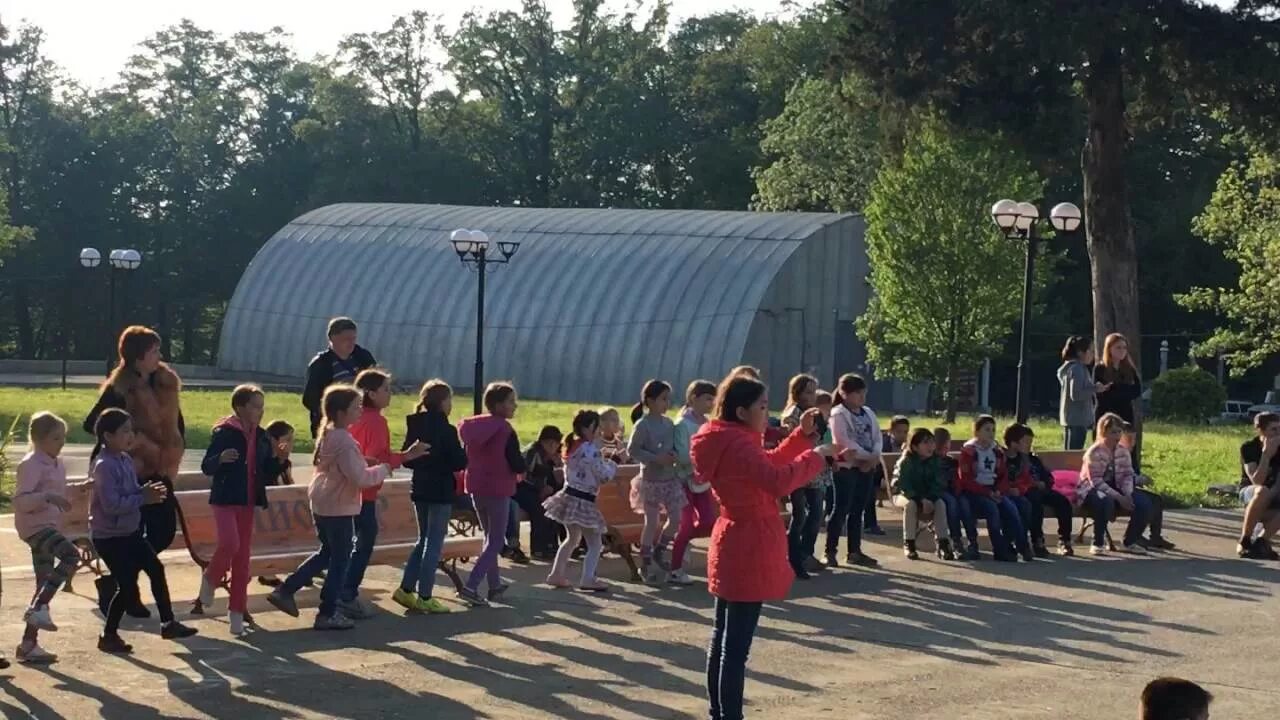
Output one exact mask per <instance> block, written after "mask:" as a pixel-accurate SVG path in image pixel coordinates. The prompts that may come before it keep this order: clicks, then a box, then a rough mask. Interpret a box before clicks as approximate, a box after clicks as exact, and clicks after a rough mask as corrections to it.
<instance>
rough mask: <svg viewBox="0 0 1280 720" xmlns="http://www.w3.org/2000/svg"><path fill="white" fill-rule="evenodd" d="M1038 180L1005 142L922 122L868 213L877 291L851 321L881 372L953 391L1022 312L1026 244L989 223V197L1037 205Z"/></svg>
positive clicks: (885, 172) (884, 175)
mask: <svg viewBox="0 0 1280 720" xmlns="http://www.w3.org/2000/svg"><path fill="white" fill-rule="evenodd" d="M1042 187H1043V182H1042V181H1041V180H1040V179H1039V178H1037V177H1036V175H1035V173H1034V172H1033V171H1032V170H1031V169H1030V167H1029V166H1028V164H1027V162H1026V161H1025V160H1024V159H1023V158H1021V157H1020V156H1019V155H1018V154H1017V153H1016V152H1012V151H1010V150H1009V149H1008V148H1007V145H1006V144H1005V143H1002V142H1000V141H999V140H998V139H994V138H989V137H978V136H972V135H963V134H959V133H956V132H954V131H952V130H950V129H948V128H947V126H946V125H945V124H944V123H942V122H941V121H937V120H928V121H926V122H924V123H923V124H922V125H921V126H920V127H919V128H918V129H917V130H915V131H914V132H913V133H912V134H911V135H910V136H909V137H908V140H907V144H906V147H905V151H904V153H903V156H902V161H901V163H900V164H895V165H889V166H886V167H884V168H883V169H881V171H880V174H879V175H878V176H877V177H876V180H875V184H874V185H873V186H872V188H871V201H870V203H869V204H868V205H867V210H866V218H867V256H868V261H869V264H870V266H871V276H870V281H871V286H872V288H873V289H874V291H875V296H874V299H873V300H872V302H871V305H870V308H869V309H868V311H867V313H866V314H865V315H864V316H863V317H861V318H859V320H858V322H857V327H858V334H859V336H860V337H861V338H862V339H863V340H864V341H865V342H866V343H867V351H868V356H869V360H870V361H871V362H872V363H873V364H874V365H875V366H876V369H877V373H878V374H880V375H887V376H890V377H896V378H901V379H905V380H928V381H932V382H935V383H938V384H940V385H944V386H946V387H948V388H950V389H951V390H952V391H953V390H954V386H953V384H952V383H953V382H954V380H955V375H956V372H957V371H958V370H959V369H962V368H972V367H975V366H976V365H977V364H978V363H980V362H981V361H982V359H983V358H984V357H987V356H990V355H992V354H995V353H996V352H997V351H998V350H999V347H1000V345H1001V343H1002V342H1003V340H1004V339H1005V337H1006V336H1007V335H1008V334H1009V332H1010V330H1011V329H1012V327H1013V323H1014V321H1015V320H1016V319H1017V317H1018V313H1019V311H1020V309H1021V303H1020V297H1021V289H1022V282H1023V263H1022V256H1023V246H1022V245H1021V244H1019V243H1018V242H1016V241H1011V240H1008V239H1006V238H1005V237H1004V236H1003V235H1002V234H1000V233H999V232H998V231H997V230H996V228H995V226H994V225H992V223H991V220H990V217H989V216H988V214H987V213H988V208H989V207H990V198H993V197H997V198H998V197H1008V196H1012V197H1032V198H1034V197H1039V195H1040V192H1041V190H1042Z"/></svg>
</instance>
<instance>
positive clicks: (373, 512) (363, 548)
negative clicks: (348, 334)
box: [338, 368, 430, 620]
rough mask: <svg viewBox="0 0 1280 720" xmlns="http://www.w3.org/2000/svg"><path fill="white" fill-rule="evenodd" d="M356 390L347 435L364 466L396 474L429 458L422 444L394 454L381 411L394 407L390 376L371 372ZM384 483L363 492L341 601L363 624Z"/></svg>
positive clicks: (363, 373) (360, 378)
mask: <svg viewBox="0 0 1280 720" xmlns="http://www.w3.org/2000/svg"><path fill="white" fill-rule="evenodd" d="M356 388H357V389H359V390H360V393H361V396H362V401H361V411H360V417H359V419H357V420H356V421H355V422H354V423H352V424H351V427H350V428H348V431H349V432H350V433H351V437H353V438H355V441H356V444H357V445H359V446H360V452H362V453H364V459H365V462H367V463H368V464H369V465H370V466H372V465H388V466H390V467H391V469H392V470H396V469H397V468H399V467H400V466H401V465H402V464H404V463H405V462H412V461H414V460H417V459H418V458H420V457H422V456H423V455H426V454H427V451H428V450H429V449H430V448H428V447H427V446H426V445H424V444H422V443H421V442H416V443H414V444H413V445H410V446H409V448H408V449H407V450H405V451H404V452H392V451H391V429H390V428H389V427H388V426H387V419H386V418H385V417H383V416H382V411H383V410H384V409H386V407H387V406H388V405H390V404H391V375H390V374H389V373H387V372H386V371H383V370H377V369H374V368H370V369H368V370H362V371H360V374H359V375H357V376H356ZM381 489H382V483H378V484H377V485H374V486H373V487H367V488H361V490H360V514H359V515H358V516H356V544H355V547H353V548H352V549H351V563H350V565H348V566H347V577H346V581H345V582H344V583H343V584H342V593H341V595H340V596H339V598H338V609H339V610H340V611H342V614H343V615H345V616H347V617H349V618H351V619H352V620H361V619H364V618H367V617H369V616H371V615H372V613H371V612H370V611H369V610H368V609H367V608H366V607H365V606H364V605H363V604H362V603H361V602H360V583H362V582H364V572H365V570H367V569H368V568H369V559H370V558H372V557H373V546H374V544H375V543H376V542H377V541H378V491H379V490H381Z"/></svg>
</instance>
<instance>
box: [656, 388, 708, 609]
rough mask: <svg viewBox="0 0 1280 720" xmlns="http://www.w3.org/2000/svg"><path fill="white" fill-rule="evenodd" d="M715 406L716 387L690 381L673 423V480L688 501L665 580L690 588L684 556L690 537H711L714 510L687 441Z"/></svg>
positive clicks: (705, 420) (682, 514) (704, 421)
mask: <svg viewBox="0 0 1280 720" xmlns="http://www.w3.org/2000/svg"><path fill="white" fill-rule="evenodd" d="M715 404H716V386H715V384H714V383H711V382H708V381H706V380H694V381H693V382H691V383H689V387H688V389H686V390H685V392H684V407H683V408H681V409H680V419H679V422H677V423H676V432H675V441H674V442H675V450H676V458H677V459H676V477H677V478H679V480H680V482H681V483H683V484H684V496H685V499H686V500H687V501H688V502H687V503H686V504H685V506H684V509H683V510H681V511H680V529H679V530H678V531H676V539H675V542H673V543H672V544H671V575H670V577H668V578H667V581H668V582H670V583H671V584H673V585H692V584H693V578H691V577H689V573H687V572H685V571H684V555H685V552H686V551H687V550H688V549H689V542H690V541H691V540H693V539H694V538H703V537H710V536H711V528H713V527H715V523H716V510H715V503H714V502H712V499H711V493H709V492H707V491H708V490H710V489H711V485H710V484H708V483H705V482H702V481H701V480H699V479H698V476H697V475H695V474H694V473H693V460H692V458H690V456H689V441H690V440H692V439H693V434H694V433H696V432H698V428H700V427H702V426H703V425H704V424H705V423H706V422H707V413H709V412H711V408H713V407H715Z"/></svg>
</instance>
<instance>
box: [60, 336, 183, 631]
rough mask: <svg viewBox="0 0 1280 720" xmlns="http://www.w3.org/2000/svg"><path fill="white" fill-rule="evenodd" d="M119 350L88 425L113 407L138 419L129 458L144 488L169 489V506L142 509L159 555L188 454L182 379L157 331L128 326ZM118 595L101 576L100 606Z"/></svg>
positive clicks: (138, 612)
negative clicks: (163, 350)
mask: <svg viewBox="0 0 1280 720" xmlns="http://www.w3.org/2000/svg"><path fill="white" fill-rule="evenodd" d="M118 349H119V356H120V359H119V363H118V364H117V365H116V368H115V370H113V371H112V372H111V375H110V376H108V377H107V379H106V381H105V382H104V383H103V384H102V394H101V395H100V396H99V397H98V402H97V404H96V405H94V406H93V409H92V410H90V411H89V416H88V417H86V418H85V420H84V427H85V430H86V431H87V432H90V433H92V432H93V426H94V423H96V422H97V421H98V415H99V414H101V413H102V411H103V410H106V409H107V408H113V407H116V408H123V409H124V410H125V411H127V412H128V413H129V414H130V415H131V416H132V417H133V427H134V432H135V433H136V435H135V440H134V446H133V449H132V450H130V452H129V455H130V457H132V458H133V464H134V467H135V468H136V469H137V472H138V481H139V482H140V483H142V484H143V485H147V484H150V483H153V482H159V483H162V484H164V486H165V487H166V488H168V490H169V493H168V495H167V496H166V499H165V501H164V502H163V503H159V504H156V505H147V506H145V507H143V508H142V533H143V536H144V537H145V538H146V540H147V542H148V544H150V545H151V547H152V549H153V550H155V552H156V554H157V555H158V554H160V553H161V552H163V551H164V550H166V549H168V547H169V545H171V544H172V543H173V537H174V535H175V534H176V532H177V525H178V516H177V501H176V500H175V499H174V496H173V480H174V478H176V477H177V476H178V468H179V467H180V466H181V464H182V454H183V452H184V450H185V443H184V440H183V435H184V434H185V431H186V428H185V427H184V425H183V421H182V409H181V407H180V406H179V402H178V396H179V394H180V393H181V391H182V380H181V378H179V377H178V374H177V373H176V372H174V371H173V368H171V367H169V366H168V365H166V364H164V363H163V362H162V361H161V360H160V336H159V335H158V334H157V333H156V331H154V330H152V329H151V328H147V327H142V326H140V325H133V326H130V327H127V328H125V330H124V332H122V333H120V342H119V346H118ZM99 449H100V448H98V447H95V448H94V449H93V455H92V456H91V457H96V456H97V454H98V451H99ZM114 594H115V582H114V581H113V580H112V579H111V578H109V577H106V578H99V580H98V599H99V605H105V603H104V602H103V601H104V600H105V602H110V601H111V597H112V595H114ZM103 612H106V611H105V610H103ZM128 612H129V614H130V615H132V616H134V617H147V616H148V615H150V612H149V611H148V610H147V609H146V608H145V607H142V606H141V605H139V606H138V607H136V608H130V609H129V610H128Z"/></svg>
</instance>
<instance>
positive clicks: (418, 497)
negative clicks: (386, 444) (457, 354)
mask: <svg viewBox="0 0 1280 720" xmlns="http://www.w3.org/2000/svg"><path fill="white" fill-rule="evenodd" d="M451 412H453V388H451V387H449V385H448V383H446V382H445V381H443V380H428V381H427V382H426V383H425V384H424V385H423V386H422V391H421V392H420V393H419V394H418V408H417V412H415V413H414V414H412V415H409V416H408V417H406V418H405V424H406V426H407V429H406V431H405V435H404V448H405V449H406V450H407V449H408V448H410V447H412V446H413V444H414V443H421V444H422V445H424V446H426V447H429V448H431V452H429V453H427V454H425V455H423V456H421V457H419V458H416V459H414V460H407V461H405V464H404V465H405V467H407V468H410V469H411V470H413V488H412V490H411V491H410V495H409V499H410V500H412V501H413V510H414V514H415V515H417V518H418V544H416V545H414V546H413V550H412V551H410V552H409V559H408V560H406V561H405V563H404V575H403V576H402V577H401V579H400V587H398V588H396V591H395V593H394V594H392V596H391V599H392V600H395V601H396V602H397V603H399V604H400V606H401V607H404V608H405V609H406V610H412V611H415V612H425V613H433V614H438V613H447V612H449V606H447V605H445V604H444V603H442V602H440V601H439V600H437V599H436V598H434V597H433V594H434V589H435V584H436V566H438V565H439V564H440V557H441V556H442V555H443V554H444V539H445V536H446V535H448V533H449V518H450V517H452V516H453V501H454V496H455V495H456V492H455V488H456V485H455V483H454V473H458V472H461V471H463V470H465V469H466V468H467V454H466V453H465V452H463V450H462V441H461V440H459V439H458V431H457V429H456V428H454V427H453V425H450V424H449V413H451Z"/></svg>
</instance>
